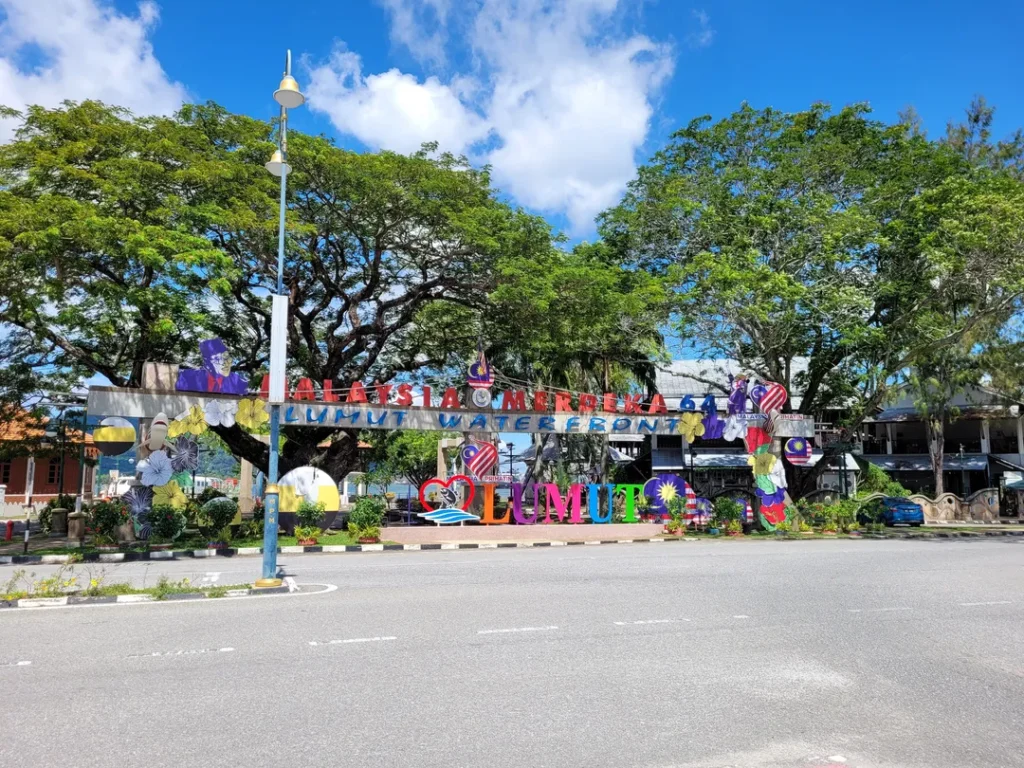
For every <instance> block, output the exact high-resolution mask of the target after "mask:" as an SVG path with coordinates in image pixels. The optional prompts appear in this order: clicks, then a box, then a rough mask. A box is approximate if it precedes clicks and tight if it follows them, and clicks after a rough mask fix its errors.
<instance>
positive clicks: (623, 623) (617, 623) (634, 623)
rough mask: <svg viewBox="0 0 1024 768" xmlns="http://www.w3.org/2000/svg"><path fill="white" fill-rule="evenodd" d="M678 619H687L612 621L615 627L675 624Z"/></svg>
mask: <svg viewBox="0 0 1024 768" xmlns="http://www.w3.org/2000/svg"><path fill="white" fill-rule="evenodd" d="M679 621H689V619H641V620H640V621H613V622H612V624H614V625H615V626H617V627H634V626H638V625H640V624H675V623H676V622H679Z"/></svg>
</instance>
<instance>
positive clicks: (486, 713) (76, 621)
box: [0, 539, 1024, 768]
mask: <svg viewBox="0 0 1024 768" xmlns="http://www.w3.org/2000/svg"><path fill="white" fill-rule="evenodd" d="M281 562H282V563H283V565H284V567H285V569H286V572H288V573H291V574H293V575H294V577H295V579H296V581H298V582H299V583H306V584H311V583H320V584H331V585H336V586H337V587H338V589H337V590H335V591H332V592H325V593H321V594H308V595H307V594H295V595H284V596H266V597H257V598H242V599H232V600H216V601H202V602H193V603H188V602H182V603H163V604H146V605H121V606H96V607H77V608H56V609H38V610H12V611H4V612H2V613H0V691H2V692H3V698H2V700H0V701H2V703H0V712H2V713H3V714H2V717H0V765H11V766H14V765H17V766H21V767H28V766H50V765H54V764H65V765H67V764H70V765H75V766H82V767H85V766H104V767H106V766H121V765H124V766H128V765H131V766H135V765H145V766H147V768H156V767H157V766H175V767H176V768H179V767H180V766H200V765H201V766H275V768H287V767H288V766H302V767H303V768H305V767H308V766H388V767H389V768H393V767H395V766H399V767H401V766H415V767H416V768H423V767H433V766H487V767H488V768H500V767H502V766H516V768H520V767H521V768H526V767H529V768H540V767H542V766H551V767H552V768H554V767H558V768H566V767H568V766H586V767H587V768H601V767H604V766H607V767H608V768H613V767H614V768H623V767H626V766H645V767H651V768H653V767H655V766H657V767H658V768H667V767H668V766H687V767H691V766H692V767H693V768H696V767H697V766H715V767H716V768H721V767H724V766H737V767H738V766H744V767H746V766H758V768H762V767H765V766H780V767H781V766H800V767H808V766H825V765H849V766H858V767H859V768H872V767H875V768H882V767H890V766H905V767H906V768H942V767H944V766H949V768H967V767H968V766H999V767H1000V768H1005V767H1007V766H1024V728H1022V726H1024V715H1022V702H1024V543H1022V542H1019V541H1017V540H1016V539H1013V540H1003V539H999V540H988V541H964V540H937V541H834V542H832V541H815V542H775V541H766V542H750V541H746V542H709V543H692V544H690V543H673V544H658V545H652V544H643V545H641V544H634V545H614V546H607V545H604V546H595V547H571V548H557V549H539V550H529V549H527V550H497V551H494V550H490V551H452V552H448V551H445V552H415V553H379V554H364V555H340V556H330V555H323V556H282V558H281ZM258 567H259V563H258V559H250V558H246V559H241V558H236V559H231V560H224V559H217V560H214V561H210V562H209V563H207V562H195V561H192V562H174V563H158V564H157V563H154V564H142V563H129V564H124V565H119V566H108V567H107V575H106V578H107V579H108V580H115V581H119V580H125V579H128V578H130V579H131V580H133V581H139V580H141V579H143V578H144V579H147V580H148V581H149V583H152V581H153V580H155V578H156V574H157V573H167V574H169V575H171V576H172V577H173V578H181V577H184V576H188V575H191V576H194V577H196V578H204V577H205V578H207V579H208V580H210V579H214V580H216V581H219V583H232V582H237V581H245V580H249V579H251V578H253V576H254V575H255V571H256V570H257V569H258ZM31 570H35V571H37V572H40V573H41V572H44V571H46V570H47V569H45V568H42V567H37V568H33V569H31ZM11 571H12V567H9V566H4V567H2V568H0V579H6V578H7V577H8V576H9V574H10V573H11ZM210 574H216V577H215V578H214V577H213V576H211V575H210Z"/></svg>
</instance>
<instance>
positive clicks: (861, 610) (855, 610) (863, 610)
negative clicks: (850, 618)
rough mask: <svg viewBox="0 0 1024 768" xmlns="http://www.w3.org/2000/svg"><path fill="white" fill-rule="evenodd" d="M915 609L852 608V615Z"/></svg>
mask: <svg viewBox="0 0 1024 768" xmlns="http://www.w3.org/2000/svg"><path fill="white" fill-rule="evenodd" d="M912 610H914V609H913V608H850V613H888V612H890V611H912Z"/></svg>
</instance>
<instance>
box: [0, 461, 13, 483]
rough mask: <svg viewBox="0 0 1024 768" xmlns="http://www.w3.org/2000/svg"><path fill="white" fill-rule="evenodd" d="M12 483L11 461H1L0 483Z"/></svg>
mask: <svg viewBox="0 0 1024 768" xmlns="http://www.w3.org/2000/svg"><path fill="white" fill-rule="evenodd" d="M10 484H11V462H9V461H0V485H10Z"/></svg>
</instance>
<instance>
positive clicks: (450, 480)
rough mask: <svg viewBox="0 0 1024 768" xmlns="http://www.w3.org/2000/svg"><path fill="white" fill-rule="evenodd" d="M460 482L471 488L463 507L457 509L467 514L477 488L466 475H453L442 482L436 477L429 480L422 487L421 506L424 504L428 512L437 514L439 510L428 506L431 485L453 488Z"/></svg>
mask: <svg viewBox="0 0 1024 768" xmlns="http://www.w3.org/2000/svg"><path fill="white" fill-rule="evenodd" d="M458 482H463V483H465V484H466V485H468V486H469V493H468V494H467V495H466V500H465V501H464V502H463V503H462V506H461V507H456V509H461V510H462V511H463V512H465V511H466V510H467V509H468V508H469V505H470V504H472V503H473V496H474V495H475V494H476V486H475V485H473V481H472V480H470V479H469V478H468V477H467V476H466V475H452V476H451V477H450V478H448V479H447V480H441V479H439V478H436V477H433V478H431V479H430V480H427V482H425V483H424V484H423V485H421V486H420V504H422V505H423V508H424V509H425V510H427V511H428V512H436V511H437V510H435V509H434V508H433V507H431V506H430V505H429V504H427V488H428V487H430V486H431V485H440V486H441V487H442V488H451V487H452V485H453V484H454V483H458ZM442 509H450V507H442Z"/></svg>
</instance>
